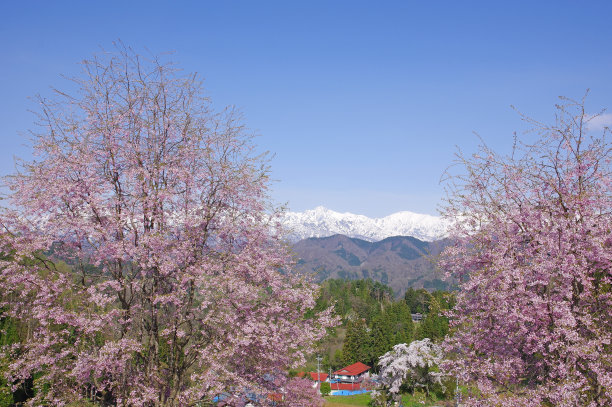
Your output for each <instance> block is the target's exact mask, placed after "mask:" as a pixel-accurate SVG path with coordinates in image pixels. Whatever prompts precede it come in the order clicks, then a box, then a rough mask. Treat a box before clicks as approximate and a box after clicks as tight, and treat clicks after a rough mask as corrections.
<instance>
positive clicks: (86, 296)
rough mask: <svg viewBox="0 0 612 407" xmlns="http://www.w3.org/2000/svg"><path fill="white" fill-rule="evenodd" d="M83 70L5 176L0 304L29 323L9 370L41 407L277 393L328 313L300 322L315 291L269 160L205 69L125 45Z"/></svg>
mask: <svg viewBox="0 0 612 407" xmlns="http://www.w3.org/2000/svg"><path fill="white" fill-rule="evenodd" d="M82 67H83V72H82V75H81V76H80V77H77V78H75V79H73V81H72V85H71V86H70V87H69V88H71V89H73V91H70V92H67V91H61V90H56V91H55V96H54V97H53V98H52V99H46V98H43V97H39V98H38V101H39V102H40V111H39V112H38V124H39V127H38V129H37V130H36V131H34V132H33V133H32V138H33V149H34V157H35V160H33V161H31V162H21V163H20V166H19V171H18V172H17V173H16V174H14V175H12V176H10V177H8V178H6V180H5V181H6V185H7V186H8V188H9V189H10V193H9V196H8V201H7V202H8V204H7V205H5V206H4V207H3V208H2V212H1V214H0V222H1V224H2V228H3V234H2V236H1V237H2V239H1V243H2V251H3V252H4V253H12V254H13V255H12V256H10V257H7V258H5V259H3V260H2V262H1V264H0V307H2V308H1V310H2V316H3V317H11V318H12V320H13V321H17V322H20V323H23V324H25V325H27V327H28V330H27V332H26V337H25V338H23V340H22V341H21V342H20V343H18V344H13V345H12V346H10V347H7V346H5V347H3V351H4V353H5V356H7V357H8V358H9V360H12V363H10V364H9V366H8V376H7V378H8V379H9V381H10V382H11V383H12V384H14V385H19V384H20V383H23V382H25V381H27V380H32V379H34V384H33V386H34V387H35V389H36V393H35V397H34V398H33V399H31V400H30V402H31V403H33V404H37V405H40V404H48V405H60V404H63V403H66V402H76V401H90V402H95V403H111V404H115V405H120V406H128V405H129V406H154V405H155V406H178V405H191V404H193V403H194V402H196V401H199V400H211V399H212V398H213V397H214V396H215V395H217V394H220V393H221V392H223V391H227V392H229V394H230V395H231V396H232V397H234V396H235V397H239V396H240V394H241V393H243V392H245V391H247V389H248V391H250V392H255V393H260V394H262V395H264V396H262V397H263V398H262V400H267V399H266V398H265V394H266V392H268V391H274V390H276V389H277V387H278V386H282V383H281V384H280V385H279V384H278V380H277V379H278V377H282V376H283V372H284V371H285V370H286V369H287V368H288V367H289V366H292V365H294V364H302V363H303V362H304V355H305V354H306V353H308V352H309V351H310V350H311V348H312V344H314V343H315V342H316V341H317V340H318V339H320V338H321V337H322V336H323V335H324V334H325V327H326V326H328V325H330V318H329V312H330V311H329V310H322V311H321V312H318V313H317V315H316V317H314V318H308V319H306V318H304V314H305V312H306V311H307V310H308V309H311V308H312V307H313V306H314V305H315V302H314V301H315V294H316V287H315V286H314V285H312V284H311V283H309V282H308V281H307V280H305V279H304V278H301V277H298V276H295V275H293V274H290V273H284V272H281V270H287V269H289V268H290V267H291V258H290V255H289V253H288V252H287V250H286V248H285V245H284V244H283V243H282V241H281V240H280V233H281V232H282V229H281V228H280V225H279V223H278V221H277V220H278V219H277V217H276V215H274V213H273V212H271V207H270V205H269V203H268V202H269V201H268V198H267V188H268V165H267V158H266V156H265V155H261V154H258V153H257V150H256V146H255V145H254V143H253V140H252V136H251V135H250V134H249V132H248V131H247V130H246V129H245V127H244V125H243V124H242V122H241V119H240V115H239V114H238V113H236V112H235V111H234V110H233V109H231V108H230V109H225V110H222V111H220V112H216V111H214V110H213V108H212V106H211V104H210V103H209V101H208V99H207V98H206V96H205V95H204V94H203V93H202V90H201V85H200V82H199V80H198V79H197V78H196V76H195V75H190V74H189V75H184V74H181V72H180V71H179V70H178V69H176V68H175V67H174V66H173V65H171V64H169V63H165V62H163V61H162V60H161V59H159V58H157V57H150V58H143V57H141V56H139V55H137V54H135V53H134V52H133V51H131V50H130V49H127V48H125V47H123V46H121V45H120V46H118V47H117V49H116V50H115V52H111V53H107V54H104V55H101V56H97V57H94V58H92V59H89V60H86V61H84V62H83V63H82ZM26 260H27V264H26ZM60 260H63V261H64V262H65V263H64V266H63V267H59V266H58V264H59V261H60ZM270 375H273V376H276V379H275V380H270Z"/></svg>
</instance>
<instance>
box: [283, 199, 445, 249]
mask: <svg viewBox="0 0 612 407" xmlns="http://www.w3.org/2000/svg"><path fill="white" fill-rule="evenodd" d="M283 223H284V224H285V226H286V227H287V228H288V229H289V232H290V238H291V240H295V241H297V240H301V239H306V238H309V237H326V236H332V235H335V234H342V235H346V236H349V237H356V238H359V239H363V240H367V241H370V242H374V241H378V240H382V239H385V238H387V237H391V236H412V237H416V238H417V239H420V240H424V241H428V242H431V241H434V240H439V239H442V238H444V237H445V236H446V233H447V229H448V225H447V223H446V222H445V221H444V220H443V219H442V218H440V217H438V216H431V215H425V214H419V213H414V212H408V211H403V212H397V213H394V214H391V215H389V216H385V217H384V218H369V217H367V216H364V215H356V214H353V213H349V212H345V213H340V212H336V211H333V210H331V209H328V208H325V207H324V206H317V207H316V208H314V209H311V210H307V211H304V212H287V213H286V214H285V217H284V222H283Z"/></svg>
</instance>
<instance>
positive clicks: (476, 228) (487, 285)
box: [441, 101, 612, 406]
mask: <svg viewBox="0 0 612 407" xmlns="http://www.w3.org/2000/svg"><path fill="white" fill-rule="evenodd" d="M558 112H559V114H558V116H557V122H556V123H555V124H554V125H553V126H546V125H543V124H541V123H537V122H535V121H533V120H529V119H528V120H529V121H530V122H531V123H532V124H533V125H535V127H536V129H537V130H538V131H539V132H540V136H541V137H540V139H539V140H538V141H537V142H536V143H535V144H533V145H517V148H516V149H515V151H514V153H513V155H512V156H510V157H502V156H499V155H497V154H495V153H494V152H492V151H491V150H489V149H488V148H486V147H483V148H482V151H481V152H480V153H479V154H475V155H473V156H472V157H467V158H466V157H463V156H459V158H460V163H461V164H462V165H463V168H465V170H466V172H465V173H464V174H463V175H460V176H456V177H455V178H454V179H453V180H454V182H453V184H452V185H451V198H450V201H449V206H448V207H447V211H446V213H447V215H448V216H449V217H451V218H452V219H454V221H455V230H454V237H455V238H456V239H457V244H456V245H455V246H454V247H450V248H448V249H447V250H446V252H445V253H444V254H443V259H442V263H441V264H442V266H443V268H445V269H446V270H447V271H448V272H450V273H453V274H454V275H456V276H459V277H460V278H461V279H462V281H463V285H462V287H461V291H460V292H459V294H458V303H457V306H456V307H455V309H454V310H453V312H452V314H453V321H454V322H453V325H454V330H455V331H456V333H455V335H454V336H452V337H450V338H449V339H448V340H447V343H446V347H447V351H448V352H449V354H451V355H452V354H454V355H455V357H456V358H455V360H454V361H453V362H451V363H450V364H449V365H448V366H447V367H448V368H451V369H452V370H454V372H455V373H456V374H458V375H462V376H463V378H464V379H465V380H468V381H471V382H475V383H477V385H478V388H479V393H480V398H479V399H474V400H472V401H471V403H473V404H474V405H503V406H541V405H559V406H560V405H563V406H604V405H610V404H612V394H611V391H610V389H611V388H612V348H611V347H610V341H611V340H612V316H611V315H612V314H611V313H610V310H611V309H612V291H611V283H612V273H611V270H612V232H611V231H612V177H611V176H610V175H611V173H610V170H611V166H610V164H611V147H610V144H609V143H608V142H607V140H606V136H607V133H608V131H607V130H605V131H604V134H603V136H598V135H595V134H594V132H593V131H591V130H589V123H588V122H589V120H591V119H592V116H589V115H587V114H586V113H585V110H584V104H583V102H572V101H567V103H566V104H565V105H563V106H558Z"/></svg>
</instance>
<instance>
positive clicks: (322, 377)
mask: <svg viewBox="0 0 612 407" xmlns="http://www.w3.org/2000/svg"><path fill="white" fill-rule="evenodd" d="M306 373H308V374H309V375H310V378H311V379H312V380H315V381H316V380H319V381H322V382H324V381H325V380H327V376H328V374H327V373H317V372H299V373H298V374H297V376H298V377H304V376H305V375H306ZM317 377H320V379H317Z"/></svg>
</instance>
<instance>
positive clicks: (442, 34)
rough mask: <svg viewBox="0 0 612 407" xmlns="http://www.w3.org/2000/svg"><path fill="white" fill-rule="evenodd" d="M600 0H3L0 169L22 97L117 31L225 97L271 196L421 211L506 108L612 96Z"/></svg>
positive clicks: (42, 88)
mask: <svg viewBox="0 0 612 407" xmlns="http://www.w3.org/2000/svg"><path fill="white" fill-rule="evenodd" d="M610 15H612V2H609V1H582V2H577V1H538V2H535V1H524V2H523V1H511V2H501V1H499V2H491V1H483V2H476V1H462V2H458V1H448V2H442V1H396V2H394V1H376V2H374V1H367V2H366V1H304V2H298V1H278V2H272V1H264V0H262V1H231V0H229V1H219V0H217V1H198V2H196V1H194V2H187V1H173V2H170V1H146V2H138V1H130V2H127V1H126V2H116V1H100V2H79V1H73V2H66V1H53V2H51V1H38V2H37V1H21V2H18V1H10V2H9V1H4V2H2V3H1V4H0V38H1V40H0V55H2V60H3V61H2V63H1V64H0V81H1V89H2V92H1V93H0V173H1V174H8V173H10V172H12V171H13V156H15V155H16V156H20V157H25V158H28V157H29V150H28V148H26V147H24V146H23V143H24V139H23V138H22V137H21V136H20V135H19V134H20V132H24V131H26V130H28V129H30V128H32V127H33V124H32V122H33V117H32V115H31V114H30V113H28V111H27V110H28V109H31V108H32V107H33V106H32V104H31V102H29V101H28V99H27V98H28V96H32V95H34V94H36V93H41V94H43V95H49V94H50V91H49V89H50V86H57V87H60V88H61V87H62V85H63V84H64V81H63V80H62V79H61V78H60V75H61V74H66V75H70V74H74V73H77V72H78V65H77V63H78V62H79V61H80V60H82V59H84V58H87V57H89V56H91V55H92V54H93V53H95V52H97V51H98V50H99V47H100V46H102V47H105V48H110V47H111V46H112V42H113V41H114V40H117V39H121V40H122V41H123V42H124V43H126V44H127V45H130V46H132V47H134V48H136V49H137V50H144V49H145V48H146V49H149V50H151V51H152V52H153V53H161V52H165V51H174V52H175V54H174V56H173V57H172V59H173V60H174V61H176V62H177V63H178V64H180V66H181V67H182V68H184V69H185V70H186V71H197V72H198V73H199V74H200V75H201V76H202V77H203V78H205V88H206V90H207V92H208V94H209V95H210V96H211V98H212V100H213V103H214V105H215V106H217V107H219V108H221V107H223V106H225V105H229V104H233V105H236V106H238V107H239V108H240V109H241V110H242V112H243V113H244V116H245V122H246V124H247V126H248V127H249V128H251V129H253V130H254V131H256V132H257V133H258V134H260V135H261V137H259V138H258V141H257V143H258V145H259V146H260V148H261V149H262V150H269V151H271V152H273V153H274V154H275V158H274V160H273V162H272V169H273V173H272V175H273V178H274V179H276V180H278V182H276V183H275V184H274V185H273V189H274V190H273V198H274V199H275V200H276V201H277V202H288V204H289V207H290V208H291V209H292V210H304V209H309V208H313V207H315V206H317V205H324V206H327V207H329V208H331V209H334V210H338V211H349V212H353V213H360V214H365V215H369V216H384V215H387V214H390V213H392V212H396V211H400V210H411V211H415V212H421V213H430V214H435V213H436V207H437V205H438V204H439V203H440V199H441V197H442V196H443V188H442V185H440V184H439V180H440V177H441V175H442V173H443V171H444V170H445V168H446V167H447V166H448V165H449V164H450V163H451V162H452V160H453V154H454V152H455V151H456V149H455V146H459V147H461V148H462V149H463V150H465V151H468V152H471V151H474V150H475V148H476V145H477V144H478V138H477V136H475V135H474V132H476V133H478V134H479V135H480V137H482V139H483V140H484V141H485V142H486V143H487V144H488V145H489V146H491V147H493V148H494V149H496V150H499V151H507V150H509V148H510V147H511V145H512V134H513V132H514V131H518V132H519V133H520V132H522V131H523V130H524V129H525V126H524V124H523V123H522V122H521V121H520V119H519V116H518V114H517V113H516V112H515V111H513V110H512V109H511V108H510V105H514V106H516V107H517V108H518V109H519V110H521V111H522V112H524V113H527V114H529V115H530V116H532V117H534V118H536V119H539V120H542V121H545V122H550V121H552V119H553V114H554V108H553V106H554V104H555V103H557V102H558V99H557V97H558V96H559V95H564V96H568V97H573V98H581V97H582V95H583V94H584V92H585V90H586V89H587V88H590V89H591V92H590V97H589V98H588V101H587V107H588V108H589V109H592V111H593V112H595V111H598V110H600V109H601V108H605V107H610V108H611V109H612V80H611V74H612V41H611V40H612V24H610Z"/></svg>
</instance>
